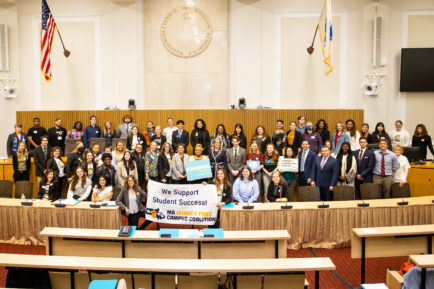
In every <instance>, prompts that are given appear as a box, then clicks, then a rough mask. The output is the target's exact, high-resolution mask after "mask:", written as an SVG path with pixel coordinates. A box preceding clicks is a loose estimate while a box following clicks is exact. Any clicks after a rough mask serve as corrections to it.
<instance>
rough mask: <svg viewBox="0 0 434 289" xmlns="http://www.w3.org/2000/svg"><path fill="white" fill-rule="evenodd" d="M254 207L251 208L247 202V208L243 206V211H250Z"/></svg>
mask: <svg viewBox="0 0 434 289" xmlns="http://www.w3.org/2000/svg"><path fill="white" fill-rule="evenodd" d="M253 208H254V206H251V205H250V203H249V202H247V206H243V209H244V210H252V209H253Z"/></svg>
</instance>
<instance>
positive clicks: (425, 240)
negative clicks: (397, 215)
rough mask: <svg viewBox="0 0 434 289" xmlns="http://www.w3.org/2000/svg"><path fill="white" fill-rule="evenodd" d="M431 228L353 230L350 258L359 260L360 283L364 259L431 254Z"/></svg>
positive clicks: (403, 227) (363, 276)
mask: <svg viewBox="0 0 434 289" xmlns="http://www.w3.org/2000/svg"><path fill="white" fill-rule="evenodd" d="M433 235H434V225H433V224H431V225H414V226H392V227H375V228H354V229H353V230H352V235H351V258H353V259H357V258H361V262H362V264H361V284H363V283H365V259H366V258H373V257H393V256H406V255H412V254H420V253H428V254H431V253H432V237H433Z"/></svg>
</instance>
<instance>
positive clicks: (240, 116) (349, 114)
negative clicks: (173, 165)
mask: <svg viewBox="0 0 434 289" xmlns="http://www.w3.org/2000/svg"><path fill="white" fill-rule="evenodd" d="M125 114H130V115H132V117H133V121H134V122H135V123H137V124H138V125H139V128H140V130H141V131H143V130H144V129H145V127H146V123H147V121H149V120H151V121H153V122H154V125H161V126H162V128H164V127H166V126H167V118H168V117H172V118H173V119H174V121H175V122H176V120H178V119H183V120H184V121H185V129H186V130H188V131H189V132H191V131H192V130H193V126H194V122H195V120H196V119H198V118H202V119H204V120H205V122H206V124H207V129H208V130H209V132H210V134H211V135H212V134H214V132H215V128H216V126H217V124H219V123H223V124H224V125H225V127H226V130H227V132H228V133H229V134H232V133H233V130H234V126H235V124H236V123H238V122H239V123H242V124H243V126H244V132H245V134H246V136H247V139H248V141H249V142H250V138H251V136H252V134H253V133H254V130H255V128H256V126H257V125H259V124H262V125H263V126H264V127H265V129H266V131H267V134H269V135H272V133H273V131H274V128H275V122H276V120H277V119H282V120H283V121H284V128H285V130H288V128H289V123H290V121H292V120H294V121H296V120H297V118H298V116H299V115H304V116H306V118H307V120H310V121H312V122H313V123H314V125H315V123H316V121H317V120H318V119H320V118H323V119H325V120H326V121H327V123H328V124H329V130H330V132H331V133H333V131H334V128H335V124H336V122H338V121H346V120H347V119H353V120H354V121H355V122H356V126H357V128H358V129H359V128H360V126H361V124H362V123H363V120H364V112H363V110H360V109H303V110H299V109H272V110H271V109H269V110H268V109H263V110H257V109H246V110H219V109H216V110H211V109H209V110H208V109H198V110H191V109H189V110H133V111H128V110H98V111H96V110H89V111H84V110H83V111H17V112H16V115H17V122H20V123H22V124H23V128H24V131H27V129H28V128H30V127H31V126H32V121H33V118H34V117H35V116H38V117H39V118H40V119H41V125H42V126H44V127H46V128H47V129H48V128H50V127H52V126H53V124H54V121H55V119H56V118H57V117H60V118H62V120H63V126H64V127H65V128H66V129H67V130H69V129H71V128H72V126H73V125H74V122H75V121H77V120H79V121H81V122H82V123H83V126H84V127H86V126H87V125H88V123H89V117H90V116H91V115H96V116H97V123H98V125H99V126H100V127H101V128H102V127H103V126H104V122H105V121H106V120H110V121H112V123H113V126H114V127H117V126H118V125H119V124H120V123H122V117H123V116H124V115H125ZM11 131H12V128H11ZM189 151H190V150H189Z"/></svg>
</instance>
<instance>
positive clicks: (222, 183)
mask: <svg viewBox="0 0 434 289" xmlns="http://www.w3.org/2000/svg"><path fill="white" fill-rule="evenodd" d="M213 183H214V185H215V186H216V188H217V200H218V203H217V207H219V208H221V207H222V206H223V205H227V204H229V203H231V202H232V185H231V183H230V182H229V179H228V175H227V174H226V171H225V170H224V169H218V170H217V173H216V177H215V179H214V180H213ZM212 227H213V228H218V227H220V211H219V212H218V213H217V221H216V222H215V224H214V225H213V226H212Z"/></svg>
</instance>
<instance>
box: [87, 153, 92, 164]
mask: <svg viewBox="0 0 434 289" xmlns="http://www.w3.org/2000/svg"><path fill="white" fill-rule="evenodd" d="M86 162H87V163H88V164H90V163H91V162H93V153H91V152H88V153H87V154H86Z"/></svg>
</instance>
